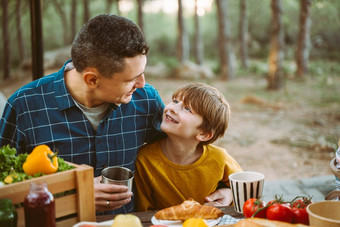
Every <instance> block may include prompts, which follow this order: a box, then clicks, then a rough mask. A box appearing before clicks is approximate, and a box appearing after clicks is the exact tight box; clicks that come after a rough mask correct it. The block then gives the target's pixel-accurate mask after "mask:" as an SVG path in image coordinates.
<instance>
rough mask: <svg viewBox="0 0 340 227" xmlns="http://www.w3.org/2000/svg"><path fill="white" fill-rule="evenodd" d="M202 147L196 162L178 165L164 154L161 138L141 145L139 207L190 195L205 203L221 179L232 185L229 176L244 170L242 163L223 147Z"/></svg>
mask: <svg viewBox="0 0 340 227" xmlns="http://www.w3.org/2000/svg"><path fill="white" fill-rule="evenodd" d="M203 148H204V149H203V154H202V156H201V157H200V158H199V159H198V160H197V161H196V162H195V163H193V164H191V165H178V164H175V163H173V162H171V161H169V160H168V159H167V158H166V157H165V155H164V154H163V152H162V151H161V146H160V141H156V142H155V143H152V144H149V145H146V146H144V147H142V148H141V150H140V151H139V152H138V156H137V161H136V172H135V184H136V195H135V196H136V198H135V207H136V209H137V211H146V210H157V209H163V208H166V207H169V206H173V205H178V204H180V203H182V202H183V201H184V200H187V199H189V198H193V199H194V200H196V201H197V202H199V203H201V204H204V203H205V200H204V198H205V197H206V196H208V195H210V194H211V193H212V192H214V191H215V190H216V188H217V186H218V182H220V181H222V182H224V183H225V184H226V185H227V186H229V179H228V176H229V175H230V174H232V173H235V172H240V171H242V169H241V167H240V165H239V164H238V163H237V162H236V161H235V159H234V158H232V157H231V156H230V155H229V154H228V153H227V151H226V150H225V149H223V148H220V147H217V146H215V145H207V146H204V147H203Z"/></svg>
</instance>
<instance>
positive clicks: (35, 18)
mask: <svg viewBox="0 0 340 227" xmlns="http://www.w3.org/2000/svg"><path fill="white" fill-rule="evenodd" d="M30 11H31V12H30V15H31V37H32V38H31V46H32V79H33V80H36V79H39V78H41V77H43V76H44V45H43V44H44V42H43V41H44V40H43V32H42V15H41V1H40V0H30Z"/></svg>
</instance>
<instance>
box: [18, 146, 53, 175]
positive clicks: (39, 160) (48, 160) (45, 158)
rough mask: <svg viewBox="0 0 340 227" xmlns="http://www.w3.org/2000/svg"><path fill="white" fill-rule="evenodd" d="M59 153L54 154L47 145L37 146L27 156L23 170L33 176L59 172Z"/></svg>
mask: <svg viewBox="0 0 340 227" xmlns="http://www.w3.org/2000/svg"><path fill="white" fill-rule="evenodd" d="M57 153H58V152H56V153H55V154H54V153H53V152H52V151H51V149H50V148H49V147H48V146H47V145H39V146H36V147H35V148H34V149H33V151H32V153H31V154H29V155H28V156H27V159H26V161H25V163H24V164H23V166H22V168H23V169H24V171H25V173H26V174H28V175H31V176H33V175H34V174H37V173H43V174H51V173H55V172H56V171H57V170H58V158H57Z"/></svg>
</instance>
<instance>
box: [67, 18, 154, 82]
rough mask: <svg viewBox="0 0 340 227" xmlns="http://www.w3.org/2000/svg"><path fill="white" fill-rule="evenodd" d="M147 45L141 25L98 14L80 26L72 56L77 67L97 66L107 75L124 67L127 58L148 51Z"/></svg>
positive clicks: (78, 69)
mask: <svg viewBox="0 0 340 227" xmlns="http://www.w3.org/2000/svg"><path fill="white" fill-rule="evenodd" d="M148 49H149V47H148V45H147V43H146V40H145V37H144V35H143V33H142V31H141V30H140V29H139V27H138V26H137V25H136V24H135V23H134V22H132V21H131V20H129V19H126V18H124V17H120V16H116V15H109V14H104V15H99V16H96V17H94V18H92V19H91V20H89V21H88V22H87V23H85V24H84V26H83V27H82V28H81V29H80V31H79V32H78V34H77V36H76V37H75V39H74V41H73V44H72V49H71V58H72V61H73V64H74V67H75V69H76V70H77V71H78V72H82V71H84V70H85V68H87V67H94V68H96V69H97V70H98V71H99V73H101V74H102V75H104V76H107V77H109V76H111V75H112V74H113V73H116V72H122V71H124V67H125V58H132V57H135V56H137V55H141V54H147V52H148Z"/></svg>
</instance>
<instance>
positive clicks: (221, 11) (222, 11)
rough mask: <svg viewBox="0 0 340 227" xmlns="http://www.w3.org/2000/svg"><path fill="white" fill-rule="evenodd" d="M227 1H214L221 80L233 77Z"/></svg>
mask: <svg viewBox="0 0 340 227" xmlns="http://www.w3.org/2000/svg"><path fill="white" fill-rule="evenodd" d="M228 2H229V1H228V0H216V4H217V16H218V44H219V53H220V67H221V69H220V71H221V72H220V73H221V78H222V79H223V80H229V79H230V78H232V77H233V76H234V75H233V74H234V70H233V66H232V56H233V52H232V43H231V42H232V41H231V26H230V22H229V19H228Z"/></svg>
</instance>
